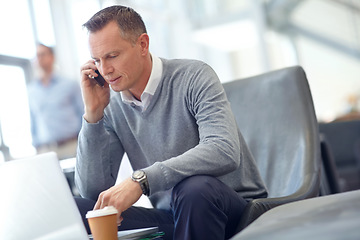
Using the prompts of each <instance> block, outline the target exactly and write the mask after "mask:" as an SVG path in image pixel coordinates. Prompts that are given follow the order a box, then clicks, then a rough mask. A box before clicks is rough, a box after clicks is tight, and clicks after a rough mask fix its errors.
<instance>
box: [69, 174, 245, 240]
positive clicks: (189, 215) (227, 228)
mask: <svg viewBox="0 0 360 240" xmlns="http://www.w3.org/2000/svg"><path fill="white" fill-rule="evenodd" d="M75 200H76V203H77V205H78V207H79V210H80V213H81V215H82V217H83V220H84V223H85V226H86V228H87V230H88V232H90V231H89V226H88V223H87V220H86V219H85V214H86V212H87V211H88V210H91V209H92V208H93V206H94V205H95V201H93V200H89V199H84V198H75ZM246 205H247V201H245V200H244V199H243V198H241V197H239V196H238V195H237V193H236V192H235V191H234V190H232V189H231V188H229V187H228V186H226V185H225V184H224V183H222V182H221V181H219V180H218V179H217V178H214V177H211V176H206V175H197V176H192V177H189V178H186V179H184V180H183V181H181V182H180V183H179V184H177V185H176V186H175V187H174V189H173V191H172V198H171V206H170V208H171V210H169V211H166V210H159V209H148V208H142V207H130V208H129V209H128V210H126V211H125V212H123V213H122V216H123V218H124V220H123V221H122V223H121V226H120V227H119V230H127V229H134V228H143V227H153V226H158V227H159V230H160V231H163V232H165V237H164V239H186V240H189V239H207V240H211V239H215V240H219V239H228V238H230V237H232V236H233V235H234V234H235V233H236V232H235V231H236V227H237V224H238V223H239V221H240V217H241V214H242V212H243V210H244V208H245V206H246Z"/></svg>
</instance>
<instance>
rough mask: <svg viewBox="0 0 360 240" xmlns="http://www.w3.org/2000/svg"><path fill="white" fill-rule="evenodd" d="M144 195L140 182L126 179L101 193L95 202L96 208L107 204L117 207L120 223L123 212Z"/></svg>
mask: <svg viewBox="0 0 360 240" xmlns="http://www.w3.org/2000/svg"><path fill="white" fill-rule="evenodd" d="M141 195H142V190H141V187H140V184H139V183H137V182H134V181H133V180H132V179H131V178H127V179H125V180H124V181H123V182H121V183H120V184H118V185H115V186H113V187H111V188H109V189H108V190H105V191H103V192H101V193H100V195H99V198H98V200H97V202H96V204H95V207H94V210H96V209H102V208H104V207H106V206H113V207H115V208H116V209H117V210H118V212H119V216H118V224H119V225H120V223H121V221H122V217H121V213H122V212H124V211H125V210H126V209H128V208H129V207H131V206H132V205H133V204H134V203H135V202H136V201H137V200H139V198H140V197H141Z"/></svg>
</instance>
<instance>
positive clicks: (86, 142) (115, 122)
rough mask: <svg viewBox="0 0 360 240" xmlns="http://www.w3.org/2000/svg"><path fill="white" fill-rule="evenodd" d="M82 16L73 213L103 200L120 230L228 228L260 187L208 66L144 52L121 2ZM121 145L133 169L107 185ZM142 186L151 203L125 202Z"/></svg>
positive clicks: (222, 232)
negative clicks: (85, 34) (86, 53)
mask: <svg viewBox="0 0 360 240" xmlns="http://www.w3.org/2000/svg"><path fill="white" fill-rule="evenodd" d="M84 26H85V27H86V28H87V29H88V31H89V48H90V53H91V56H92V60H89V61H88V62H87V63H85V64H84V65H83V66H82V67H81V76H82V80H81V87H82V93H83V99H84V104H85V114H84V119H83V126H82V130H81V132H80V135H79V147H78V153H77V163H76V171H75V180H76V184H77V186H78V189H79V191H80V194H81V195H82V197H83V198H81V199H77V203H78V206H79V209H80V211H81V213H82V215H84V214H85V213H86V211H87V210H90V209H92V208H94V209H100V208H103V207H105V206H108V205H112V206H114V207H116V208H117V209H118V211H119V213H121V214H120V216H119V225H120V227H119V229H120V230H122V229H131V228H140V227H150V226H159V229H160V230H162V231H164V232H165V239H172V238H173V239H226V238H229V237H231V236H232V235H234V234H235V229H236V225H237V223H238V222H239V219H240V217H241V214H242V211H243V209H244V208H245V206H246V204H247V200H249V199H253V198H258V197H266V195H267V193H266V190H265V187H264V185H263V182H262V180H261V178H260V175H259V172H258V170H257V167H256V165H255V162H254V160H253V158H252V155H251V153H250V152H249V150H248V148H247V146H246V143H245V142H244V139H243V137H242V135H241V133H240V132H239V130H238V129H237V125H236V122H235V118H234V116H233V114H232V112H231V109H230V105H229V102H228V100H227V98H226V95H225V92H224V89H223V87H222V85H221V83H220V81H219V79H218V77H217V75H216V74H215V72H214V71H213V70H212V69H211V68H210V67H209V66H208V65H206V64H205V63H203V62H200V61H195V60H166V59H160V58H158V57H156V56H154V55H151V54H150V52H149V36H148V35H147V33H146V28H145V25H144V23H143V21H142V19H141V17H140V16H139V15H138V14H137V13H136V12H135V11H134V10H133V9H131V8H127V7H123V6H112V7H108V8H105V9H103V10H101V11H99V12H98V13H96V14H95V15H94V16H93V17H92V18H91V19H90V20H89V21H88V22H86V23H85V24H84ZM95 70H99V72H100V73H101V75H102V76H103V77H104V78H105V81H106V82H105V84H104V86H103V87H101V86H99V85H97V84H96V82H95V81H94V79H93V78H94V77H98V74H97V73H96V72H95ZM110 87H111V89H112V90H113V93H112V94H111V96H110ZM244 114H246V113H244ZM124 153H126V154H127V155H128V157H129V161H130V163H131V166H132V168H133V169H134V170H135V171H134V173H133V174H132V177H131V178H128V179H126V180H124V181H123V182H121V183H119V184H117V185H114V184H115V181H116V179H117V175H118V170H119V166H120V163H121V160H122V157H123V155H124ZM142 194H145V195H147V196H149V198H150V200H151V202H152V204H153V206H154V208H153V209H147V208H141V207H134V206H132V205H133V204H134V203H135V202H136V201H137V200H138V199H139V198H140V197H141V195H142ZM85 223H86V221H85Z"/></svg>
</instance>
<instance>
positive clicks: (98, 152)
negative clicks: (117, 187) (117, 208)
mask: <svg viewBox="0 0 360 240" xmlns="http://www.w3.org/2000/svg"><path fill="white" fill-rule="evenodd" d="M104 121H105V120H104V119H102V120H100V121H99V122H98V123H94V124H90V123H88V122H87V121H86V120H85V119H83V124H82V129H81V131H80V133H79V143H78V151H77V157H76V158H77V159H76V167H75V183H76V185H77V187H78V189H79V192H80V194H81V196H83V197H86V198H90V199H93V200H96V199H97V198H98V195H99V194H100V192H102V191H104V190H106V189H108V188H110V187H111V186H113V185H114V184H115V182H116V178H117V174H118V170H119V166H120V163H121V159H122V157H123V154H124V150H123V147H122V144H121V143H120V141H119V139H118V137H117V136H116V134H115V133H114V132H113V131H111V129H107V128H106V126H104Z"/></svg>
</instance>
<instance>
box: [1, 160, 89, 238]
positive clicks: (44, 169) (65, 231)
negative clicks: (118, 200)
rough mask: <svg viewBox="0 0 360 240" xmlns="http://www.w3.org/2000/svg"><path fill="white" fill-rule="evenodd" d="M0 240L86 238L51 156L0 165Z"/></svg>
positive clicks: (68, 191) (68, 189)
mask: <svg viewBox="0 0 360 240" xmlns="http://www.w3.org/2000/svg"><path fill="white" fill-rule="evenodd" d="M0 192H1V198H0V239H5V240H12V239H14V240H17V239H69V240H70V239H74V240H75V239H76V240H78V239H79V240H82V239H84V240H85V239H87V240H88V239H89V238H88V235H87V233H86V230H85V227H84V225H83V222H82V219H81V216H80V213H79V211H78V208H77V206H76V204H75V201H74V198H73V196H72V194H71V191H70V188H69V185H68V183H67V181H66V178H65V176H64V174H63V172H62V170H61V167H60V164H59V161H58V158H57V156H56V154H55V153H45V154H41V155H37V156H34V157H30V158H26V159H21V160H12V161H10V162H5V163H3V164H1V165H0Z"/></svg>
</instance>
